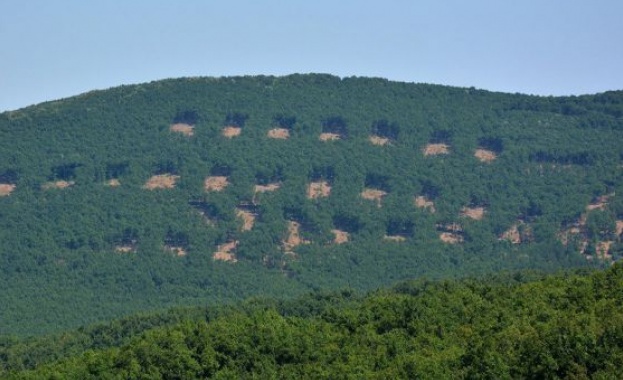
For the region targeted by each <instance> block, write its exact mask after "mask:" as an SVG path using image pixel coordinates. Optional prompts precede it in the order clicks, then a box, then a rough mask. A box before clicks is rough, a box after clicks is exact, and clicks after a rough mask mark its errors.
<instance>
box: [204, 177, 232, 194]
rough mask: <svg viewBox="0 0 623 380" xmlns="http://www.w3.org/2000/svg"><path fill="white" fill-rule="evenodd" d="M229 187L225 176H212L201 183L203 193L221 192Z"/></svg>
mask: <svg viewBox="0 0 623 380" xmlns="http://www.w3.org/2000/svg"><path fill="white" fill-rule="evenodd" d="M227 185H229V182H228V181H227V177H225V176H213V177H208V178H206V179H205V181H204V182H203V189H204V190H205V191H223V189H225V188H226V187H227Z"/></svg>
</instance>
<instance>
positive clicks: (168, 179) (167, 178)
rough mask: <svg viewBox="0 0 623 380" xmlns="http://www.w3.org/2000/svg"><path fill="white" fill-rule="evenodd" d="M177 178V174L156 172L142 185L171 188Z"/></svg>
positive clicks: (149, 187)
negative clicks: (156, 173)
mask: <svg viewBox="0 0 623 380" xmlns="http://www.w3.org/2000/svg"><path fill="white" fill-rule="evenodd" d="M179 178H180V176H179V175H173V174H158V175H155V176H152V177H151V178H150V179H149V180H148V181H147V182H145V184H144V185H143V189H147V190H155V189H172V188H174V187H175V183H176V182H177V180H178V179H179Z"/></svg>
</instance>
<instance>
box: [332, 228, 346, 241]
mask: <svg viewBox="0 0 623 380" xmlns="http://www.w3.org/2000/svg"><path fill="white" fill-rule="evenodd" d="M331 232H332V233H333V235H335V237H334V238H333V243H335V244H344V243H348V241H349V240H350V234H349V233H348V232H346V231H342V230H331Z"/></svg>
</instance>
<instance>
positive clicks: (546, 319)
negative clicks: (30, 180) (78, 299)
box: [0, 264, 623, 379]
mask: <svg viewBox="0 0 623 380" xmlns="http://www.w3.org/2000/svg"><path fill="white" fill-rule="evenodd" d="M622 295H623V266H621V264H616V265H615V266H613V267H612V268H610V269H608V270H606V271H595V272H592V273H584V274H566V275H556V276H553V275H550V276H546V277H540V276H531V275H528V274H527V273H524V274H517V275H513V276H497V277H493V278H491V277H490V278H487V279H479V280H461V281H435V282H433V281H416V282H405V283H402V284H400V285H398V286H396V287H395V288H393V289H391V290H381V291H376V292H373V293H371V294H369V295H367V296H365V297H359V296H355V295H353V294H352V293H350V292H341V293H333V294H324V295H321V294H315V295H309V296H306V297H303V298H300V299H298V300H296V301H288V302H283V301H282V302H277V301H270V300H264V301H260V300H255V301H253V302H247V303H245V304H243V305H241V306H239V307H238V308H234V309H229V310H222V311H221V312H220V313H218V312H215V311H210V310H209V309H207V310H203V313H204V314H203V316H202V311H201V310H199V309H192V310H186V311H183V310H180V311H178V312H177V313H170V314H168V315H166V316H160V318H158V316H157V315H153V316H151V317H142V318H134V319H128V320H125V321H124V322H123V323H121V324H119V323H116V324H111V325H107V326H99V327H97V328H92V329H90V330H81V331H78V332H73V333H66V334H63V335H62V337H60V338H61V339H59V337H50V338H48V339H42V338H39V339H34V340H29V341H25V342H21V343H13V344H12V345H11V344H8V345H7V344H5V345H4V347H0V354H2V355H0V357H2V358H8V359H4V361H3V362H2V364H3V371H4V372H0V374H3V375H4V377H7V378H10V379H39V378H62V379H100V378H108V379H117V378H119V379H128V378H154V379H160V378H181V379H193V378H237V379H245V378H262V379H267V378H283V379H286V378H287V379H301V378H332V379H346V378H365V379H373V378H377V379H417V378H427V379H433V378H434V379H463V378H465V379H511V378H512V379H554V378H569V379H588V378H595V379H615V378H619V377H620V373H621V372H620V369H621V366H622V365H623V302H622V301H623V296H622ZM173 315H178V316H181V315H186V318H185V319H182V320H179V321H178V322H172V320H174V319H175V318H171V316H173ZM150 323H152V324H155V325H156V326H157V325H158V323H161V324H163V325H164V326H163V325H161V326H160V327H152V328H147V329H144V328H142V327H144V326H147V325H149V324H150ZM119 337H122V339H119ZM55 356H62V359H60V360H56V358H55Z"/></svg>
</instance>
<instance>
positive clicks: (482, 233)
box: [0, 74, 623, 336]
mask: <svg viewBox="0 0 623 380" xmlns="http://www.w3.org/2000/svg"><path fill="white" fill-rule="evenodd" d="M622 142H623V92H608V93H604V94H597V95H587V96H580V97H560V98H556V97H549V98H543V97H533V96H526V95H518V94H515V95H512V94H501V93H491V92H487V91H482V90H476V89H473V88H470V89H468V88H451V87H444V86H435V85H425V84H408V83H397V82H390V81H387V80H383V79H369V78H343V79H340V78H337V77H333V76H329V75H318V74H310V75H292V76H287V77H264V76H261V77H234V78H187V79H176V80H165V81H158V82H153V83H148V84H141V85H133V86H122V87H118V88H113V89H110V90H106V91H95V92H91V93H86V94H83V95H80V96H77V97H73V98H69V99H64V100H59V101H55V102H48V103H43V104H40V105H37V106H33V107H29V108H25V109H21V110H17V111H13V112H5V113H2V114H0V286H1V287H2V289H3V291H2V292H0V305H2V306H1V307H0V335H9V334H16V335H20V336H24V335H35V334H40V333H45V332H53V331H62V330H64V329H67V328H72V327H77V326H80V325H84V324H88V323H93V322H96V321H104V320H109V319H111V318H114V317H119V316H123V315H129V314H132V313H134V312H137V311H144V310H160V309H163V308H166V307H171V306H179V305H206V304H210V305H214V304H222V303H229V302H234V301H237V300H240V299H243V298H247V297H249V296H252V295H256V294H262V295H265V296H279V297H285V298H288V297H294V296H296V295H300V294H302V293H304V292H306V291H309V290H320V289H336V288H344V287H347V288H352V289H356V290H369V289H374V288H377V287H379V286H382V285H386V284H392V283H395V282H396V281H400V280H405V279H411V278H417V277H421V276H424V275H426V276H428V277H429V278H447V277H462V276H466V275H476V274H485V273H492V272H495V271H498V270H501V269H513V270H514V269H525V268H538V269H541V270H546V271H550V270H556V269H560V268H568V267H578V266H587V265H588V266H606V267H607V266H609V265H610V264H611V263H612V262H613V261H616V260H618V259H619V258H620V257H621V256H622V255H623V245H622V244H621V234H622V233H623V197H622V194H623V177H622V172H623V169H622V164H623V143H622Z"/></svg>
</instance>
